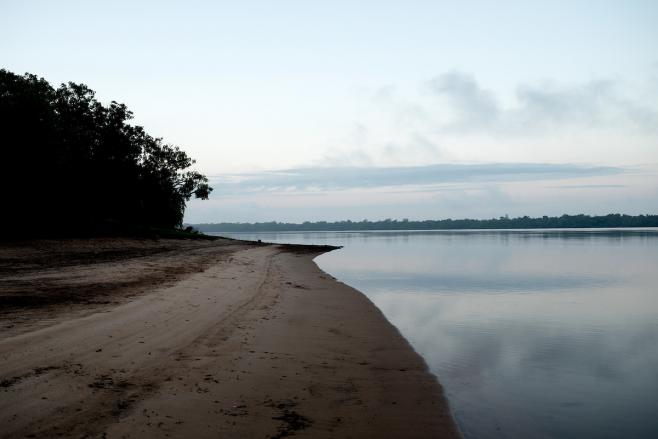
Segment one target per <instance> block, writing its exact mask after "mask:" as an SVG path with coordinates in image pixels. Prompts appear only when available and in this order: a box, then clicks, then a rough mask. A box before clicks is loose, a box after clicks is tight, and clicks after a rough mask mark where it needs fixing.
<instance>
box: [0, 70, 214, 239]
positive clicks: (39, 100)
mask: <svg viewBox="0 0 658 439" xmlns="http://www.w3.org/2000/svg"><path fill="white" fill-rule="evenodd" d="M132 117H133V114H132V112H130V111H129V110H128V108H127V107H126V106H125V105H124V104H120V103H117V102H115V101H112V102H111V103H110V104H109V105H107V106H106V105H103V104H102V103H100V102H99V101H98V100H97V99H96V97H95V92H94V91H93V90H91V89H90V88H89V87H87V86H86V85H84V84H75V83H73V82H69V83H68V84H62V85H60V86H59V87H58V88H54V87H53V86H51V85H50V84H49V83H48V82H47V81H46V80H45V79H43V78H39V77H37V76H35V75H32V74H28V73H26V74H24V75H22V76H21V75H16V74H14V73H11V72H9V71H7V70H4V69H2V70H0V128H1V131H0V139H1V140H2V143H1V157H2V172H1V173H0V196H2V206H3V209H2V215H1V217H2V219H1V220H0V225H1V226H2V231H1V232H0V233H2V234H6V233H25V232H29V231H31V230H34V228H35V227H37V228H39V230H40V232H42V233H43V232H55V233H57V232H61V233H66V232H67V231H72V230H81V229H82V230H97V229H105V228H107V227H111V225H112V224H114V225H119V226H122V225H134V226H146V227H151V226H152V227H163V228H173V227H178V226H180V225H181V224H182V221H183V215H184V212H185V206H186V203H187V201H189V200H190V198H191V197H193V196H194V197H196V198H201V199H207V198H208V195H209V194H210V192H211V191H212V188H211V187H210V186H209V185H208V180H207V178H206V177H205V176H204V175H202V174H200V173H198V172H196V171H193V170H190V167H191V166H192V165H193V164H194V160H192V159H191V158H190V157H188V155H187V154H186V153H185V152H184V151H182V150H181V149H179V148H178V147H177V146H173V145H170V144H167V143H165V142H163V140H162V139H160V138H156V137H152V136H151V135H149V134H147V133H146V131H144V129H143V128H142V127H140V126H134V125H131V124H129V123H128V122H129V121H130V120H131V119H132Z"/></svg>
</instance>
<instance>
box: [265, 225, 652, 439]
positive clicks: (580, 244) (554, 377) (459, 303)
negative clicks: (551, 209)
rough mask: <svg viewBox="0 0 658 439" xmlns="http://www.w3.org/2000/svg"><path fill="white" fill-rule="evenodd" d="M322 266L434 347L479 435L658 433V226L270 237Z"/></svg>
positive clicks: (448, 384)
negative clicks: (310, 252) (311, 249)
mask: <svg viewBox="0 0 658 439" xmlns="http://www.w3.org/2000/svg"><path fill="white" fill-rule="evenodd" d="M258 238H259V239H263V240H271V241H286V242H313V243H332V244H337V245H344V246H345V248H344V249H342V250H340V251H337V252H332V253H329V254H326V255H323V256H321V257H319V258H318V259H317V262H318V264H319V265H320V266H321V267H322V268H323V269H325V270H327V271H329V272H330V273H332V274H333V275H334V276H336V277H338V278H339V279H340V280H343V281H345V282H347V283H349V284H350V285H353V286H355V287H356V288H359V289H360V290H362V291H364V292H365V293H366V294H367V295H368V296H369V297H370V298H371V300H373V302H375V304H376V305H377V306H378V307H379V308H380V309H381V310H382V311H383V312H384V314H385V315H386V316H387V317H388V318H389V320H391V321H392V322H393V323H394V324H395V325H396V326H397V327H398V328H399V329H400V331H401V332H402V333H403V334H404V335H405V337H407V339H408V340H410V342H411V343H412V344H413V345H414V347H415V348H416V349H417V350H418V351H419V352H420V353H421V354H422V355H423V356H424V358H425V359H426V361H427V363H428V365H429V366H430V368H431V370H432V371H433V372H435V373H436V374H437V375H438V376H439V378H440V380H441V382H442V384H443V385H444V387H445V389H446V393H447V395H448V398H449V401H450V403H451V406H452V409H453V411H454V413H455V416H456V418H457V420H458V423H459V425H460V427H461V428H462V429H463V431H464V433H465V435H466V436H467V437H468V438H553V437H554V438H582V437H586V438H587V437H593V438H622V437H633V438H655V437H658V421H656V416H655V414H656V413H657V412H658V396H657V395H658V294H657V292H656V290H657V289H656V287H655V286H656V285H658V270H656V267H658V231H657V230H655V229H645V230H605V231H598V230H597V231H587V230H559V231H554V230H551V231H490V230H487V231H449V232H448V231H439V232H355V233H334V232H327V233H305V234H261V235H258Z"/></svg>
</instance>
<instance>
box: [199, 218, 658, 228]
mask: <svg viewBox="0 0 658 439" xmlns="http://www.w3.org/2000/svg"><path fill="white" fill-rule="evenodd" d="M193 226H194V227H195V228H197V229H198V230H200V231H202V232H292V231H300V232H305V231H341V230H445V229H544V228H545V229H562V228H590V227H591V228H603V227H658V215H637V216H632V215H621V214H618V213H617V214H610V215H603V216H590V215H562V216H552V217H549V216H543V217H540V218H530V217H528V216H523V217H518V218H508V217H507V216H504V217H500V218H492V219H482V220H478V219H455V220H453V219H443V220H424V221H411V220H408V219H403V220H394V219H385V220H382V221H368V220H363V221H350V220H347V221H336V222H326V221H318V222H308V221H306V222H303V223H301V224H294V223H279V222H274V221H272V222H264V223H212V224H194V225H193Z"/></svg>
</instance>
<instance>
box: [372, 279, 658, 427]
mask: <svg viewBox="0 0 658 439" xmlns="http://www.w3.org/2000/svg"><path fill="white" fill-rule="evenodd" d="M370 298H371V299H372V300H373V301H374V302H375V304H376V305H377V306H378V307H379V308H380V309H382V311H383V312H384V314H385V315H386V316H387V317H388V318H389V319H390V320H391V321H392V322H393V323H394V324H395V325H396V326H397V327H398V328H400V330H401V332H402V333H403V334H404V335H405V336H406V337H407V338H408V339H409V340H410V341H411V343H412V344H413V346H414V347H415V348H416V349H417V350H418V351H419V352H420V353H421V354H422V355H423V357H424V358H425V359H426V361H427V363H428V365H429V367H430V369H431V370H432V371H433V372H434V373H436V374H437V375H438V376H439V378H440V380H441V382H442V384H443V385H444V387H445V388H446V391H447V393H448V395H449V396H450V399H451V403H452V405H453V409H454V410H455V411H456V413H457V416H458V418H459V417H461V419H462V422H467V423H468V424H469V425H470V429H471V435H472V437H480V436H482V437H487V436H488V437H498V436H495V435H493V436H491V435H490V434H489V433H490V431H491V429H492V428H494V427H492V424H493V423H496V422H498V421H496V420H500V419H501V418H502V419H504V418H505V417H506V416H509V415H508V413H509V412H510V411H515V412H518V414H517V415H516V417H515V418H514V420H513V423H514V424H515V425H514V426H513V427H511V426H509V425H507V426H506V428H507V430H506V433H507V434H511V437H534V436H533V434H532V433H530V432H529V431H528V430H524V428H523V427H522V425H524V424H525V425H526V428H529V429H531V431H534V430H532V428H533V425H535V423H537V422H543V423H546V425H545V426H543V427H542V428H545V429H546V430H550V429H551V428H557V427H555V426H553V425H552V422H553V421H552V418H551V417H550V416H547V415H546V413H548V412H550V411H551V410H561V411H568V412H569V413H570V416H590V417H597V416H600V415H601V414H602V413H606V414H608V411H620V410H621V412H622V413H627V412H628V411H629V410H635V405H636V404H638V401H643V403H644V404H651V403H652V402H655V397H654V396H653V395H654V393H653V392H652V391H651V390H650V389H651V388H652V387H651V386H653V388H655V387H656V385H658V377H657V376H656V372H655V371H656V370H658V343H657V342H658V340H657V338H658V325H656V323H655V320H648V318H649V317H648V316H647V318H646V319H641V320H637V321H634V322H633V323H628V324H627V325H626V327H625V328H623V327H620V326H619V325H618V324H617V323H616V322H610V324H609V325H608V326H606V321H605V319H603V321H601V322H598V325H597V326H596V327H591V321H582V320H580V319H578V318H577V317H578V315H577V314H578V313H575V314H573V315H566V316H563V317H564V318H563V319H562V320H559V317H560V316H556V315H550V313H548V314H549V315H541V313H539V312H535V313H529V315H526V313H524V312H521V313H518V310H514V307H513V306H512V304H511V303H510V301H507V300H506V299H505V298H503V299H502V300H501V302H502V303H500V304H496V301H497V300H496V298H493V300H492V298H491V297H488V298H487V299H488V300H487V304H486V305H484V306H481V307H478V306H473V302H475V301H476V299H473V300H466V302H467V303H464V302H465V301H464V299H463V298H460V297H455V296H444V297H440V296H439V297H437V296H426V295H423V294H404V293H403V294H400V293H391V292H379V293H375V294H371V295H370ZM519 299H520V298H519V296H516V298H515V299H514V300H519ZM524 300H530V301H536V302H541V301H542V300H543V298H539V299H537V300H533V298H528V299H524ZM536 305H537V306H538V307H539V308H538V309H541V304H540V303H537V304H536ZM531 307H532V306H530V308H531ZM585 307H586V304H585ZM522 308H524V309H526V310H527V309H528V307H526V306H523V307H522ZM632 381H641V382H643V383H644V384H645V386H648V387H644V389H643V388H639V389H638V388H635V387H629V386H628V383H629V382H632ZM506 394H509V397H508V398H504V401H500V399H501V395H506ZM592 398H603V399H614V400H618V401H619V402H617V403H615V402H612V403H609V404H607V405H606V406H602V407H601V406H596V407H594V406H593V405H592V403H591V400H592ZM488 400H494V401H496V403H497V404H498V406H497V407H488V408H487V411H489V413H488V414H483V413H482V407H475V408H474V407H473V401H488ZM499 403H500V404H499ZM476 406H477V404H476ZM492 413H493V414H492ZM494 414H495V415H494ZM608 415H609V416H611V417H612V419H617V418H618V417H619V416H620V415H619V414H618V413H617V414H616V415H615V414H614V413H611V414H608ZM624 416H627V414H625V415H624ZM476 417H477V418H478V419H477V420H475V419H474V418H476ZM471 418H473V419H471ZM487 418H489V419H488V420H487ZM637 422H639V423H640V424H642V422H644V423H645V424H646V419H644V420H643V419H639V420H638V421H637ZM486 424H488V425H486ZM604 424H605V422H604ZM480 428H481V430H480ZM510 428H511V430H510ZM562 428H564V426H562ZM579 428H580V427H578V426H577V425H570V426H569V429H570V430H569V431H577V430H578V429H579ZM645 428H646V426H645ZM494 429H495V428H494ZM535 429H536V425H535ZM514 432H516V433H514ZM563 434H567V432H563ZM641 435H642V430H640V437H641ZM501 437H503V436H501ZM537 437H541V436H537ZM560 437H562V436H560ZM565 437H566V436H565ZM603 437H604V436H603Z"/></svg>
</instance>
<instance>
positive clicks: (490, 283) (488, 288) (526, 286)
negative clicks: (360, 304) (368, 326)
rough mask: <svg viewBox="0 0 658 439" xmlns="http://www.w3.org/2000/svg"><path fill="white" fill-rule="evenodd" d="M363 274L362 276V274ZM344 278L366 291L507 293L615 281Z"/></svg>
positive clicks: (513, 277) (393, 276)
mask: <svg viewBox="0 0 658 439" xmlns="http://www.w3.org/2000/svg"><path fill="white" fill-rule="evenodd" d="M361 276H363V275H361ZM343 280H344V281H345V282H347V283H349V284H350V285H353V286H355V287H357V288H359V289H363V290H365V291H373V290H386V291H400V290H411V291H414V292H416V293H418V292H423V293H427V294H432V293H435V294H465V293H486V294H508V293H535V292H537V291H555V290H569V289H571V290H573V289H576V288H579V287H585V286H588V287H597V288H598V287H602V286H607V285H610V284H612V283H614V280H612V279H602V278H590V277H587V276H564V275H556V276H541V275H535V276H520V275H517V274H513V273H496V274H486V275H483V274H469V275H464V274H462V275H458V274H454V275H451V274H443V273H441V274H423V275H414V277H413V278H409V276H408V274H406V273H391V272H389V273H387V274H385V275H381V276H377V275H370V274H366V277H360V276H359V274H358V273H349V274H348V275H346V276H343Z"/></svg>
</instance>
